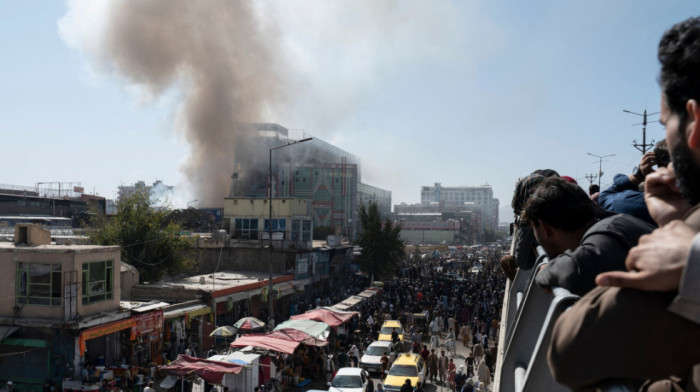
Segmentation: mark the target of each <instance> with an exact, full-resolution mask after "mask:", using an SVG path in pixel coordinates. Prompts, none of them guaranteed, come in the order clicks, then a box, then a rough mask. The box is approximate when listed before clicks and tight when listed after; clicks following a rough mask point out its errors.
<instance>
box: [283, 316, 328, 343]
mask: <svg viewBox="0 0 700 392" xmlns="http://www.w3.org/2000/svg"><path fill="white" fill-rule="evenodd" d="M284 328H291V329H298V330H299V331H301V332H304V333H306V334H307V335H310V336H313V337H315V338H316V339H321V340H328V336H329V335H330V334H331V327H329V326H328V324H326V323H323V322H319V321H314V320H287V321H285V322H283V323H282V324H280V325H278V326H277V327H276V328H275V331H277V330H280V329H284Z"/></svg>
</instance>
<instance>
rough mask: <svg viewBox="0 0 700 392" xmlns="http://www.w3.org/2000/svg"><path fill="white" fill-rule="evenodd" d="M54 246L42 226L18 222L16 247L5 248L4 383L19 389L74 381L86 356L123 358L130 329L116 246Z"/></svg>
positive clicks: (0, 278)
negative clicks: (122, 302) (124, 340)
mask: <svg viewBox="0 0 700 392" xmlns="http://www.w3.org/2000/svg"><path fill="white" fill-rule="evenodd" d="M50 240H51V233H50V232H49V231H48V230H45V229H43V228H41V226H39V225H32V224H18V225H17V226H16V229H15V238H14V242H12V243H0V287H2V292H1V294H0V379H3V380H8V379H11V380H13V381H14V382H15V383H16V384H18V385H19V386H20V390H22V389H28V388H29V387H30V386H36V387H40V386H41V385H43V383H44V381H45V380H47V379H62V378H64V377H75V376H77V375H78V374H79V372H80V370H81V361H80V359H81V357H83V358H84V362H82V363H85V362H87V363H99V361H100V358H99V357H100V356H102V362H104V361H105V358H107V359H106V361H110V360H111V359H113V358H119V356H120V355H122V354H123V352H121V350H120V347H121V346H120V344H119V342H120V341H121V340H122V338H123V333H122V332H123V331H125V330H126V331H127V332H128V330H130V328H131V326H132V323H131V322H130V321H129V318H130V316H131V313H129V312H126V313H125V312H121V311H120V306H119V301H120V294H121V280H120V275H121V274H120V271H121V252H120V250H119V247H117V246H87V245H80V246H76V245H71V246H67V245H50ZM105 325H110V328H106V329H102V328H103V327H104V326H105ZM124 333H126V332H124ZM128 336H129V335H128V333H127V340H128ZM17 353H22V355H21V356H18V354H17Z"/></svg>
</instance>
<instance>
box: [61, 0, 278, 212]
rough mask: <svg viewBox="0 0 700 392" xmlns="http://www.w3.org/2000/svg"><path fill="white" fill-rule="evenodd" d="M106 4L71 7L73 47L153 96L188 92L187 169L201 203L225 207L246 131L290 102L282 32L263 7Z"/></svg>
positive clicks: (183, 108)
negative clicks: (280, 57) (246, 125)
mask: <svg viewBox="0 0 700 392" xmlns="http://www.w3.org/2000/svg"><path fill="white" fill-rule="evenodd" d="M106 4H107V5H106V6H104V7H105V8H100V6H95V5H92V4H89V3H86V2H82V3H81V2H78V1H73V2H71V3H69V13H68V14H67V16H66V17H65V18H64V19H63V20H61V22H60V25H59V27H60V28H61V30H62V31H61V32H62V35H63V36H64V39H66V40H67V41H68V43H69V44H71V45H73V46H75V47H77V48H78V49H80V50H82V51H83V52H86V53H87V54H88V56H89V58H90V59H91V60H92V65H93V66H94V67H95V68H96V69H98V70H99V71H100V72H105V71H106V72H108V73H113V74H116V75H118V76H120V77H121V78H124V79H125V80H126V81H127V82H128V83H129V84H131V85H135V86H137V88H138V89H139V90H140V91H142V92H144V93H146V94H147V95H148V96H150V97H151V98H157V97H160V96H162V95H163V94H165V93H166V92H167V91H169V90H170V89H172V88H173V86H175V87H176V88H178V89H179V94H180V95H181V96H182V103H181V105H180V107H179V108H178V112H177V120H176V121H177V128H178V129H179V130H181V131H182V132H184V136H185V139H186V141H187V143H188V144H189V145H190V149H191V156H190V157H189V158H188V160H187V162H186V163H185V165H184V167H183V168H182V169H183V171H184V173H185V175H186V176H187V179H188V181H189V183H190V186H192V187H193V192H192V194H193V195H194V196H195V197H197V198H198V199H199V202H200V203H199V204H200V205H205V206H221V205H222V204H223V197H224V196H227V195H228V193H229V187H230V184H231V177H230V176H231V173H232V172H233V168H234V156H233V155H234V154H233V151H234V146H236V144H237V143H245V138H244V136H245V135H244V134H243V133H244V131H243V130H242V129H240V127H239V126H237V124H239V123H241V122H256V121H264V120H265V119H267V117H268V116H269V112H270V111H271V110H272V108H274V107H275V106H276V105H278V104H279V103H280V102H282V100H283V99H282V98H283V97H282V92H283V91H284V89H283V88H282V87H281V84H282V80H283V79H284V78H283V77H282V76H281V73H280V72H279V67H278V66H277V64H278V61H276V58H275V56H276V55H277V54H278V53H279V52H280V51H279V50H277V48H276V45H277V43H278V42H280V40H279V37H278V36H279V35H278V32H277V31H276V29H275V28H274V26H269V25H266V24H265V23H263V21H262V20H261V17H260V15H258V13H257V12H256V9H255V8H254V7H253V2H248V1H243V0H241V1H223V0H221V1H219V0H198V1H190V0H163V1H156V0H144V1H141V0H138V1H137V0H129V1H113V2H108V3H106ZM81 29H82V31H72V33H77V34H72V35H71V34H70V33H71V32H69V33H66V31H65V30H81ZM66 37H68V38H66ZM70 37H74V38H70ZM75 37H78V38H77V39H78V40H79V42H78V41H76V38H75ZM71 39H72V41H71ZM238 147H239V148H236V150H238V151H243V153H245V151H246V149H245V148H240V146H238ZM174 158H176V157H174ZM177 158H179V157H177ZM249 158H250V159H252V157H244V156H237V157H236V161H238V162H241V161H247V160H249ZM167 165H168V162H164V166H167Z"/></svg>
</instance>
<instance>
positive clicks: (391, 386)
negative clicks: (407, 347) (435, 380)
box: [384, 353, 426, 392]
mask: <svg viewBox="0 0 700 392" xmlns="http://www.w3.org/2000/svg"><path fill="white" fill-rule="evenodd" d="M425 373H426V368H425V361H423V358H421V356H420V355H418V354H411V353H406V354H401V355H400V356H398V357H397V358H396V361H394V364H393V365H391V369H389V373H388V374H387V376H386V378H385V379H384V389H385V390H387V391H392V392H394V391H399V390H401V386H402V385H403V384H404V383H405V382H406V379H409V380H411V386H412V387H414V388H415V387H416V385H418V382H420V383H421V385H425Z"/></svg>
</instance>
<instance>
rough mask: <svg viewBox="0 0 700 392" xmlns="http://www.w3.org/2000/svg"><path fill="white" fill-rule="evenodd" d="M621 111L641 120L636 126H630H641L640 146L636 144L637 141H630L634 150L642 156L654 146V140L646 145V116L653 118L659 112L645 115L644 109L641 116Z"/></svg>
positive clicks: (645, 110)
mask: <svg viewBox="0 0 700 392" xmlns="http://www.w3.org/2000/svg"><path fill="white" fill-rule="evenodd" d="M622 111H623V112H625V113H629V114H634V115H637V116H641V117H642V118H643V120H642V122H640V123H637V124H632V126H635V125H640V124H641V125H642V144H639V143H637V139H634V140H632V146H633V147H634V148H636V149H637V150H639V151H641V152H642V155H644V154H645V153H646V152H647V150H651V147H653V146H654V139H652V140H651V142H650V143H647V117H648V116H655V115H657V114H659V112H656V113H650V114H647V109H646V108H644V113H643V114H642V113H635V112H631V111H629V110H624V109H623V110H622Z"/></svg>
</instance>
